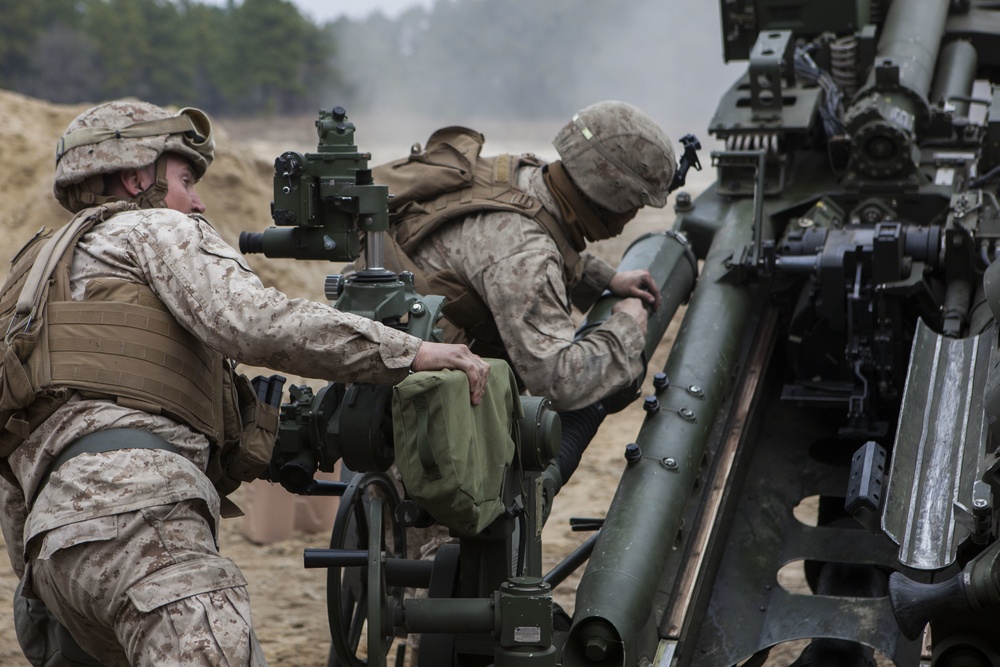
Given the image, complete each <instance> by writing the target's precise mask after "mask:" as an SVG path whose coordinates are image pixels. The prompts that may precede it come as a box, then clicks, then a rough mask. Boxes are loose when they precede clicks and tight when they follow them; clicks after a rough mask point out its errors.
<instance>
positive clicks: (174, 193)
mask: <svg viewBox="0 0 1000 667" xmlns="http://www.w3.org/2000/svg"><path fill="white" fill-rule="evenodd" d="M166 157H167V196H166V197H165V198H164V200H163V203H164V204H165V205H166V207H167V208H172V209H173V210H175V211H180V212H181V213H204V212H205V204H204V203H203V202H202V201H201V197H199V196H198V193H197V192H195V189H194V186H195V184H196V183H197V182H198V178H197V177H196V176H195V171H194V167H192V166H191V163H190V162H189V161H188V160H187V159H186V158H183V157H181V156H179V155H174V154H173V153H167V156H166Z"/></svg>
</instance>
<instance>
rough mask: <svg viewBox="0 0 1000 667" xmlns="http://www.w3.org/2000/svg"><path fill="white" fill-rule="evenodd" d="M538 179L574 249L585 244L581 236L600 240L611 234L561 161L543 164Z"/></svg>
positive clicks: (618, 231) (591, 239)
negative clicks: (540, 175)
mask: <svg viewBox="0 0 1000 667" xmlns="http://www.w3.org/2000/svg"><path fill="white" fill-rule="evenodd" d="M542 179H543V180H544V181H545V185H546V186H547V187H548V189H549V192H551V193H552V197H553V198H554V199H555V200H556V203H557V204H559V211H560V212H561V213H562V217H563V222H565V223H566V228H567V231H568V232H569V237H570V242H571V243H572V244H573V248H574V249H575V250H576V251H577V252H579V251H581V250H583V249H584V247H585V246H586V243H585V242H584V239H586V240H587V241H601V240H604V239H608V238H611V237H612V236H613V235H614V234H612V230H610V229H608V225H607V224H606V223H605V222H604V220H603V219H602V217H601V215H600V213H598V212H597V210H595V209H594V206H593V204H591V203H590V201H589V200H588V199H587V198H586V197H584V196H583V194H582V193H581V192H580V191H579V189H577V187H576V185H575V184H574V183H573V181H572V180H571V179H570V177H569V174H567V173H566V169H565V167H563V165H562V162H561V161H559V160H556V161H555V162H550V163H549V164H547V165H545V167H544V169H543V170H542ZM620 232H621V229H618V230H617V232H616V233H620Z"/></svg>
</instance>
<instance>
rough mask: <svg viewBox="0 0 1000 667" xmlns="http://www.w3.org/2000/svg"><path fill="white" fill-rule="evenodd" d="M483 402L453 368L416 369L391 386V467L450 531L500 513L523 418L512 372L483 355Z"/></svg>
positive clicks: (477, 529)
mask: <svg viewBox="0 0 1000 667" xmlns="http://www.w3.org/2000/svg"><path fill="white" fill-rule="evenodd" d="M486 361H487V362H489V364H490V377H489V382H488V384H487V386H486V394H485V395H484V396H483V400H482V402H481V403H480V404H479V405H477V406H473V405H472V403H471V402H470V401H469V380H468V378H467V377H466V375H465V373H463V372H461V371H455V370H443V371H422V372H420V373H413V374H412V375H410V376H409V377H407V378H406V379H405V380H403V381H402V382H400V383H399V384H398V385H396V386H395V387H394V388H393V392H392V430H393V439H394V448H395V454H396V467H397V468H398V469H399V473H400V475H401V476H402V479H403V486H405V487H406V490H407V492H408V493H409V495H410V497H411V498H413V499H414V500H416V501H417V502H418V503H419V504H420V505H421V506H422V507H423V508H424V509H426V510H427V511H428V512H430V514H431V515H432V516H433V517H434V518H435V519H437V520H438V521H439V522H440V523H442V524H443V525H445V526H447V527H448V528H451V529H452V530H454V531H455V532H457V533H459V534H461V535H465V536H472V535H478V534H479V533H481V532H482V531H483V530H484V529H485V528H486V527H487V526H489V525H490V524H491V523H493V521H494V520H496V518H497V517H499V516H500V515H501V514H502V513H503V512H504V509H505V508H504V503H503V499H502V498H501V490H502V489H503V482H504V475H505V474H506V472H507V468H508V467H509V466H510V464H511V461H513V459H514V450H515V445H514V440H513V439H512V437H511V429H512V425H513V423H514V421H515V420H517V419H520V418H521V417H522V416H523V414H524V413H523V410H522V408H521V400H520V396H519V395H518V392H517V383H516V381H515V379H514V372H513V371H512V370H511V368H510V366H509V365H508V364H507V362H505V361H502V360H499V359H487V360H486Z"/></svg>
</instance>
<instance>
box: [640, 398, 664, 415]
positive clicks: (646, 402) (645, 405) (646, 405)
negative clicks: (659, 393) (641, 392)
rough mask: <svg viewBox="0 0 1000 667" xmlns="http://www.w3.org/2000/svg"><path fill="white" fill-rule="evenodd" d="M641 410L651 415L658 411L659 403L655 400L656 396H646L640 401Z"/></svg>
mask: <svg viewBox="0 0 1000 667" xmlns="http://www.w3.org/2000/svg"><path fill="white" fill-rule="evenodd" d="M642 409H643V410H645V411H646V412H649V413H651V414H652V413H653V412H656V411H657V410H659V409H660V402H659V401H658V400H656V396H647V397H646V398H644V399H642Z"/></svg>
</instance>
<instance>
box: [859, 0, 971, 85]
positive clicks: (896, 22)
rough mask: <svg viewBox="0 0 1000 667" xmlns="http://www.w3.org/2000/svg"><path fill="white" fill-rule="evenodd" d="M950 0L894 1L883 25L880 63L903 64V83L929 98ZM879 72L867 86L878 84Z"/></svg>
mask: <svg viewBox="0 0 1000 667" xmlns="http://www.w3.org/2000/svg"><path fill="white" fill-rule="evenodd" d="M950 4H951V3H950V1H949V0H893V3H892V5H890V7H889V13H888V15H887V16H886V19H885V24H884V25H883V26H882V33H881V37H880V38H879V41H878V51H877V53H876V63H878V61H884V60H892V61H893V62H895V63H896V64H897V65H899V84H900V86H901V87H903V88H906V89H908V90H910V91H912V92H913V93H916V94H917V95H918V96H919V97H920V98H922V99H924V100H926V99H927V95H928V93H929V92H930V88H931V79H932V78H933V76H934V69H935V63H936V62H937V56H938V49H939V48H940V46H941V36H942V35H943V34H944V26H945V21H946V20H947V18H948V7H949V6H950ZM876 77H877V72H876V71H874V70H873V71H872V72H871V73H870V74H869V75H868V81H867V82H866V84H865V86H864V88H865V89H869V88H871V87H873V86H876V85H877V81H876Z"/></svg>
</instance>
